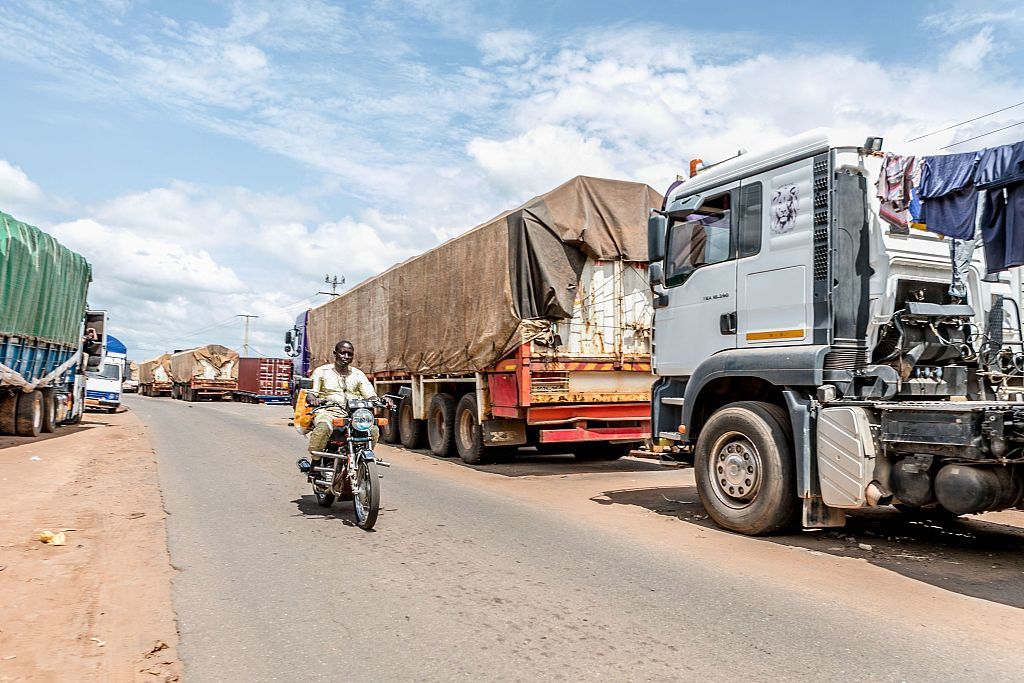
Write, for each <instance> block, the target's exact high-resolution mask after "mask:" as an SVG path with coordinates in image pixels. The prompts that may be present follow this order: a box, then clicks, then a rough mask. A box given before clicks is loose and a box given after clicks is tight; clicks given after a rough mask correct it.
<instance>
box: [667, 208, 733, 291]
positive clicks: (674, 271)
mask: <svg viewBox="0 0 1024 683" xmlns="http://www.w3.org/2000/svg"><path fill="white" fill-rule="evenodd" d="M728 197H729V195H725V196H724V197H721V198H719V202H718V203H720V204H721V206H720V207H715V206H713V205H712V206H708V205H707V204H705V205H704V206H703V207H701V210H700V211H699V212H696V213H691V214H690V215H688V216H687V217H686V218H684V219H682V220H680V221H676V222H673V223H672V225H671V226H670V227H669V237H668V259H667V267H666V271H667V272H666V273H665V280H666V284H667V285H669V286H672V285H678V284H682V283H683V282H685V281H686V279H687V278H689V277H690V275H691V274H692V273H693V271H695V270H696V269H697V268H700V267H701V266H707V265H710V264H712V263H721V262H722V261H728V260H729V258H730V253H731V242H732V236H731V215H730V214H731V211H730V210H729V203H728ZM723 199H724V200H725V201H724V202H723V201H721V200H723Z"/></svg>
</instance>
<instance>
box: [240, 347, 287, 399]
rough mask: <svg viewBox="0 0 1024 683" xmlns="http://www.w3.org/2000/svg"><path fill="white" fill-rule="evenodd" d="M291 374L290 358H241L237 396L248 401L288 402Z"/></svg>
mask: <svg viewBox="0 0 1024 683" xmlns="http://www.w3.org/2000/svg"><path fill="white" fill-rule="evenodd" d="M291 376H292V361H291V359H289V358H239V359H238V390H237V391H235V397H236V398H237V399H238V400H240V401H244V402H246V403H288V401H289V397H290V394H291Z"/></svg>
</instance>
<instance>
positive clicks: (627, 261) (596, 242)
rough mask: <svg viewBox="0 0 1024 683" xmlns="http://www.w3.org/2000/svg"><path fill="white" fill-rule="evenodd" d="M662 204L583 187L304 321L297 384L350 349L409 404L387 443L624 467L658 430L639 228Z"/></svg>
mask: <svg viewBox="0 0 1024 683" xmlns="http://www.w3.org/2000/svg"><path fill="white" fill-rule="evenodd" d="M660 205H661V196H660V195H659V194H658V193H657V192H656V191H654V190H653V189H652V188H650V187H648V186H646V185H643V184H639V183H630V182H622V181H615V180H604V179H599V178H586V177H577V178H574V179H573V180H571V181H569V182H567V183H565V184H563V185H561V186H559V187H558V188H555V189H554V190H552V191H550V192H548V193H546V194H544V195H541V196H539V197H537V198H535V199H532V200H530V201H529V202H527V203H525V204H524V205H522V206H520V207H518V208H516V209H514V210H512V211H509V212H506V213H504V214H502V215H500V216H498V217H496V218H494V219H492V220H490V221H488V222H487V223H484V224H483V225H480V226H477V227H476V228H473V229H472V230H469V231H468V232H466V233H464V234H463V235H461V236H459V237H456V238H454V239H452V240H449V241H448V242H445V243H444V244H442V245H440V246H438V247H436V248H434V249H432V250H430V251H428V252H426V253H424V254H421V255H419V256H416V257H414V258H412V259H409V260H408V261H406V262H404V263H401V264H399V265H396V266H394V267H392V268H390V269H389V270H387V271H385V272H384V273H381V274H380V275H377V276H375V277H372V278H370V279H369V280H366V281H365V282H363V283H362V284H360V285H358V286H357V287H355V288H353V289H352V290H351V291H348V292H345V293H344V294H342V295H340V296H338V297H336V298H334V299H333V300H332V301H329V302H327V303H325V304H323V305H321V306H318V307H316V308H313V309H310V310H309V311H308V312H306V313H304V314H302V315H301V316H299V318H298V320H297V321H296V325H295V328H294V329H293V330H291V331H289V332H288V334H287V335H286V339H285V341H286V352H287V353H288V354H289V355H291V356H293V357H294V362H295V374H296V375H297V376H299V377H308V374H309V372H310V371H311V370H312V369H313V368H315V367H316V366H318V365H321V364H323V363H328V362H332V361H333V349H334V345H335V343H336V342H338V341H339V340H342V339H347V340H350V341H352V342H353V344H354V345H355V351H356V355H355V362H354V365H355V366H357V367H359V368H360V369H361V370H363V371H364V372H366V373H367V375H368V376H369V377H370V378H371V379H372V381H373V382H374V384H375V385H376V387H377V391H378V393H381V394H383V393H388V394H401V395H403V396H404V398H403V399H402V401H401V402H400V405H399V408H398V416H397V420H392V421H391V422H390V424H389V425H388V427H387V428H386V429H384V430H383V434H382V438H383V439H384V440H385V441H386V442H390V443H396V442H401V443H402V445H404V446H405V447H407V448H416V447H420V446H423V445H427V444H429V447H430V450H431V451H432V452H433V453H434V454H436V455H438V456H448V455H454V454H455V453H457V454H458V455H459V456H460V457H461V458H462V459H463V460H464V461H465V462H467V463H471V464H476V463H482V462H485V461H488V460H493V459H498V458H505V457H511V456H512V455H514V454H515V453H516V452H517V451H518V449H519V447H520V446H533V447H536V448H537V449H538V450H541V451H545V452H558V453H566V452H571V453H574V454H575V455H576V456H577V457H579V458H581V459H614V458H618V457H620V456H622V455H625V454H626V453H628V452H629V451H630V450H631V449H632V448H634V447H636V446H639V445H641V444H642V443H643V442H644V441H645V440H646V439H647V438H648V437H649V436H650V425H649V415H650V413H649V400H650V385H651V377H650V326H649V322H650V316H651V297H650V291H649V287H648V284H647V276H646V269H647V265H646V264H647V245H646V239H645V230H646V229H645V225H646V220H647V215H648V213H649V211H650V209H651V208H652V207H656V206H660Z"/></svg>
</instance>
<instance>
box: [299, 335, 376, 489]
mask: <svg viewBox="0 0 1024 683" xmlns="http://www.w3.org/2000/svg"><path fill="white" fill-rule="evenodd" d="M354 356H355V347H354V346H353V345H352V342H350V341H348V340H345V339H343V340H341V341H339V342H338V343H337V344H335V345H334V362H333V363H325V364H324V365H321V366H320V367H318V368H317V369H316V370H314V371H313V375H312V377H311V379H312V381H313V386H312V388H311V389H310V390H309V391H308V392H306V403H307V405H310V406H313V407H314V408H315V407H318V406H320V405H321V404H323V403H324V402H325V401H331V402H333V403H337V404H339V405H330V406H326V407H324V408H322V409H321V410H318V411H317V413H316V416H315V417H314V418H313V430H312V431H311V432H310V433H309V453H310V459H311V460H312V461H313V464H315V463H316V461H317V460H319V456H317V455H315V453H316V452H317V451H322V450H323V449H324V447H325V446H327V440H328V439H330V438H331V432H332V431H333V430H334V420H335V419H338V418H343V417H347V414H346V412H345V408H344V406H345V404H346V401H347V400H348V399H349V398H376V397H377V392H376V391H374V388H373V384H371V383H370V380H369V379H367V377H366V375H365V374H363V372H362V370H360V369H359V368H354V367H352V359H353V357H354ZM370 435H371V437H372V438H373V443H374V445H376V443H377V438H378V437H379V435H380V430H379V429H378V428H377V426H376V425H374V426H373V428H372V429H371V430H370ZM297 464H298V466H299V469H300V470H303V471H308V468H309V467H310V466H311V465H310V463H309V462H308V461H306V459H305V458H300V459H299V461H298V463H297Z"/></svg>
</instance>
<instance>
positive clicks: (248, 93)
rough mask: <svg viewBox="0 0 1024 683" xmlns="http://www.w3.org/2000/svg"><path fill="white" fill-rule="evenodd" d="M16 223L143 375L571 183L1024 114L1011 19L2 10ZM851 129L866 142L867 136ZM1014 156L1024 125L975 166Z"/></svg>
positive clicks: (1022, 25)
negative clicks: (781, 145)
mask: <svg viewBox="0 0 1024 683" xmlns="http://www.w3.org/2000/svg"><path fill="white" fill-rule="evenodd" d="M0 31H2V34H3V35H4V36H5V47H4V50H3V51H2V52H0V82H2V83H4V97H3V102H4V106H3V107H0V130H2V131H4V133H3V134H2V135H0V140H2V144H0V209H2V210H4V211H7V212H9V213H13V214H14V215H16V216H18V217H21V218H23V219H25V220H29V221H32V222H35V223H36V224H38V225H40V226H41V227H43V228H44V229H47V230H50V231H51V232H53V234H55V235H56V236H58V238H59V239H61V240H62V241H63V242H65V243H66V244H68V245H69V246H71V247H72V248H74V249H76V250H78V251H80V252H82V253H84V254H85V255H86V256H87V257H88V258H89V259H90V261H91V262H92V263H93V265H94V268H95V271H96V282H95V283H94V286H93V289H92V294H91V299H92V303H93V304H94V305H98V306H104V307H106V308H108V309H109V310H110V311H111V317H112V321H113V326H114V329H116V330H118V331H119V336H120V337H121V338H122V339H124V341H126V343H127V344H128V345H129V347H130V351H133V354H132V355H136V356H137V357H139V358H144V357H149V356H152V355H155V354H156V353H159V352H161V351H163V350H165V349H167V348H171V347H182V346H186V345H189V344H199V343H207V342H218V343H225V344H227V345H229V346H238V345H240V341H241V339H240V338H241V323H240V322H239V321H237V320H236V319H233V317H232V316H234V314H236V313H255V314H258V315H260V316H261V318H260V319H259V320H258V321H256V322H255V324H254V327H253V329H254V342H255V346H256V347H257V348H259V349H260V350H261V351H262V352H264V353H267V354H276V353H278V352H279V346H280V342H279V339H280V337H281V335H282V333H283V331H284V329H285V328H286V327H288V324H289V320H290V319H291V318H293V317H294V315H295V314H296V313H298V312H299V311H301V310H302V308H303V306H305V305H308V304H310V303H316V302H317V301H322V300H323V297H320V298H319V299H318V298H317V297H316V295H315V292H316V291H317V290H318V289H319V288H320V285H321V282H320V281H321V280H322V278H323V274H324V273H328V272H330V273H338V274H343V275H344V276H345V277H346V278H347V280H348V282H349V284H354V283H356V282H358V281H360V280H362V279H364V278H366V277H368V276H370V275H372V274H374V273H376V272H379V271H380V270H382V269H383V268H386V267H387V266H389V265H391V264H392V263H395V262H397V261H401V260H403V259H405V258H408V257H409V256H411V255H413V254H415V253H418V252H420V251H422V250H424V249H426V248H429V247H431V246H433V245H435V244H437V243H438V242H439V241H441V240H443V239H446V238H449V237H451V236H454V235H456V234H459V233H460V232H462V231H463V230H465V229H467V228H469V227H471V226H473V225H474V224H476V223H479V222H481V221H483V220H485V219H487V218H489V217H490V216H492V215H495V214H497V213H499V212H500V211H502V210H504V209H507V208H510V207H511V206H514V205H515V204H518V203H519V202H521V201H523V200H525V199H527V198H529V197H530V196H532V195H535V194H538V193H541V192H544V191H546V190H548V189H551V188H552V187H554V186H556V185H558V184H559V183H561V182H563V181H564V180H567V179H568V178H570V177H571V176H573V175H576V174H580V173H585V174H590V175H604V176H611V177H619V178H628V179H634V180H641V181H645V182H648V183H651V184H652V185H654V186H655V187H657V188H658V189H663V188H664V186H666V185H667V184H668V183H669V182H671V180H672V179H673V178H674V176H675V175H676V173H681V172H684V168H685V166H686V162H687V160H688V159H690V158H691V157H694V156H700V157H701V158H704V159H705V160H709V159H715V158H720V157H723V156H727V155H729V154H731V153H733V152H734V151H735V150H736V149H738V148H741V147H743V148H748V149H752V148H756V147H758V146H762V145H766V144H772V143H775V142H778V141H780V140H782V139H783V138H785V137H787V136H789V135H793V134H796V133H799V132H801V131H803V130H806V129H808V128H812V127H817V126H831V127H835V128H839V129H842V130H849V131H858V133H857V134H858V135H859V134H860V132H871V133H875V134H880V135H883V136H885V138H886V140H887V146H888V147H889V148H890V149H900V150H903V151H910V152H921V153H927V152H934V151H937V150H938V148H939V147H941V146H943V145H946V144H949V143H952V142H956V141H957V140H961V139H965V138H967V137H970V136H972V135H976V134H979V133H984V132H986V131H989V130H992V129H994V128H998V127H1000V126H1002V125H1008V124H1011V123H1015V122H1017V121H1021V120H1024V107H1020V108H1017V109H1013V110H1009V111H1007V112H1003V113H1001V114H999V115H996V116H993V117H989V118H986V119H983V120H981V121H978V122H975V123H973V124H969V125H966V126H961V127H959V128H956V129H954V130H952V131H949V132H947V133H943V134H940V135H936V136H932V137H930V138H927V139H925V140H923V141H919V142H917V143H913V144H907V143H905V142H904V141H905V140H907V139H909V138H911V137H914V136H915V135H918V134H921V133H924V132H928V131H931V130H935V129H938V128H941V127H943V126H946V125H949V124H952V123H956V122H959V121H963V120H965V119H968V118H971V117H973V116H976V115H978V114H982V113H985V112H989V111H992V110H994V109H998V108H1000V107H1004V106H1007V105H1010V104H1014V103H1016V102H1020V101H1024V82H1022V74H1024V68H1022V67H1024V57H1022V50H1021V46H1022V45H1024V41H1022V40H1021V38H1022V36H1024V9H1021V7H1020V6H1019V3H1013V2H980V3H974V2H971V3H968V2H955V1H953V2H934V3H914V2H906V3H881V2H861V3H855V4H854V3H822V2H791V3H785V4H783V5H781V6H780V5H778V4H773V3H764V2H749V3H739V2H736V3H688V2H684V3H664V2H662V3H653V2H633V3H629V4H627V3H618V2H605V3H576V2H565V1H557V0H556V1H549V2H525V3H505V4H500V6H499V4H498V3H474V2H468V1H465V0H453V1H449V2H440V1H438V0H371V1H367V2H345V3H332V2H327V1H326V0H293V1H292V2H287V3H280V2H259V1H250V2H211V3H194V2H175V3H170V2H164V3H160V2H153V1H151V2H145V1H140V2H134V1H132V0H103V1H101V0H96V1H86V0H82V1H80V2H61V3H49V4H47V3H39V2H25V3H22V2H18V1H10V0H9V1H8V2H5V3H3V4H2V5H0ZM851 134H853V133H851ZM1021 138H1024V126H1022V127H1019V128H1017V129H1011V130H1009V131H1006V132H1005V133H1002V134H1000V135H994V136H989V137H987V138H982V139H981V140H979V141H977V142H975V143H969V145H965V146H960V147H957V148H956V149H955V151H964V150H967V149H970V148H971V146H983V145H990V144H998V143H1001V142H1007V141H1011V140H1017V139H1021Z"/></svg>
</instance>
